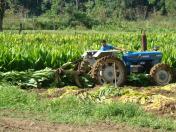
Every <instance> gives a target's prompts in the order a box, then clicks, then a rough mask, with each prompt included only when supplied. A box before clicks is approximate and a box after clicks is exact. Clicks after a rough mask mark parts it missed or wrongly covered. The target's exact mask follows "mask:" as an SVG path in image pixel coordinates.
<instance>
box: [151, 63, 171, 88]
mask: <svg viewBox="0 0 176 132" xmlns="http://www.w3.org/2000/svg"><path fill="white" fill-rule="evenodd" d="M150 76H151V80H152V82H153V83H154V84H156V85H159V86H164V85H167V84H169V83H170V82H171V81H172V70H171V68H170V67H169V66H168V65H166V64H162V63H160V64H157V65H155V66H153V67H152V69H151V70H150Z"/></svg>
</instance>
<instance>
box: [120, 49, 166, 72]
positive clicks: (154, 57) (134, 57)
mask: <svg viewBox="0 0 176 132" xmlns="http://www.w3.org/2000/svg"><path fill="white" fill-rule="evenodd" d="M162 57H163V54H162V53H161V52H159V51H142V52H131V51H129V52H127V53H125V54H124V55H123V57H122V59H123V61H124V63H125V65H126V67H127V71H128V73H130V72H131V65H142V66H143V67H144V70H146V71H147V69H148V68H149V67H150V68H151V66H154V65H155V64H158V63H160V62H161V60H162Z"/></svg>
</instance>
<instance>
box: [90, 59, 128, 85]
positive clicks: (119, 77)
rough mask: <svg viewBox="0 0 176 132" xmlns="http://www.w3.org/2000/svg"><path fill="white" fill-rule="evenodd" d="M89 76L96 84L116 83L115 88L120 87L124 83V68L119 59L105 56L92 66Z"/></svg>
mask: <svg viewBox="0 0 176 132" xmlns="http://www.w3.org/2000/svg"><path fill="white" fill-rule="evenodd" d="M91 75H92V78H93V79H95V81H96V82H97V83H98V84H101V85H102V84H104V83H110V84H115V83H116V84H117V86H121V85H123V84H124V82H125V81H126V68H125V65H124V63H123V62H122V61H121V60H120V59H118V58H116V57H113V56H105V57H102V58H100V59H99V60H97V62H96V63H95V64H94V65H93V68H92V71H91Z"/></svg>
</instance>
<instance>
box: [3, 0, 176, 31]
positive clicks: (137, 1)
mask: <svg viewBox="0 0 176 132" xmlns="http://www.w3.org/2000/svg"><path fill="white" fill-rule="evenodd" d="M7 10H11V11H12V12H13V13H14V15H15V14H17V13H18V12H21V13H22V14H23V15H24V14H25V15H27V16H28V18H30V17H34V16H37V17H45V18H48V19H51V18H55V19H57V20H58V21H57V23H59V24H60V25H62V26H64V27H69V26H72V27H74V26H76V25H83V26H85V27H87V28H91V27H92V26H93V25H95V24H106V23H113V22H115V21H117V20H119V19H124V20H128V21H135V20H137V19H144V20H145V19H148V18H149V17H151V16H152V14H154V13H155V14H157V15H165V16H167V15H175V14H176V0H0V30H1V31H2V25H3V18H4V14H5V11H7ZM49 22H50V21H49ZM41 24H44V23H41ZM44 26H45V24H44Z"/></svg>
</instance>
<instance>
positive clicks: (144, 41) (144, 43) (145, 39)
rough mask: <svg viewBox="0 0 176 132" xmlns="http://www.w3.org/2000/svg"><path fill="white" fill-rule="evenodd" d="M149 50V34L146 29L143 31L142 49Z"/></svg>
mask: <svg viewBox="0 0 176 132" xmlns="http://www.w3.org/2000/svg"><path fill="white" fill-rule="evenodd" d="M146 50H147V36H146V34H145V31H143V32H142V51H146Z"/></svg>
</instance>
